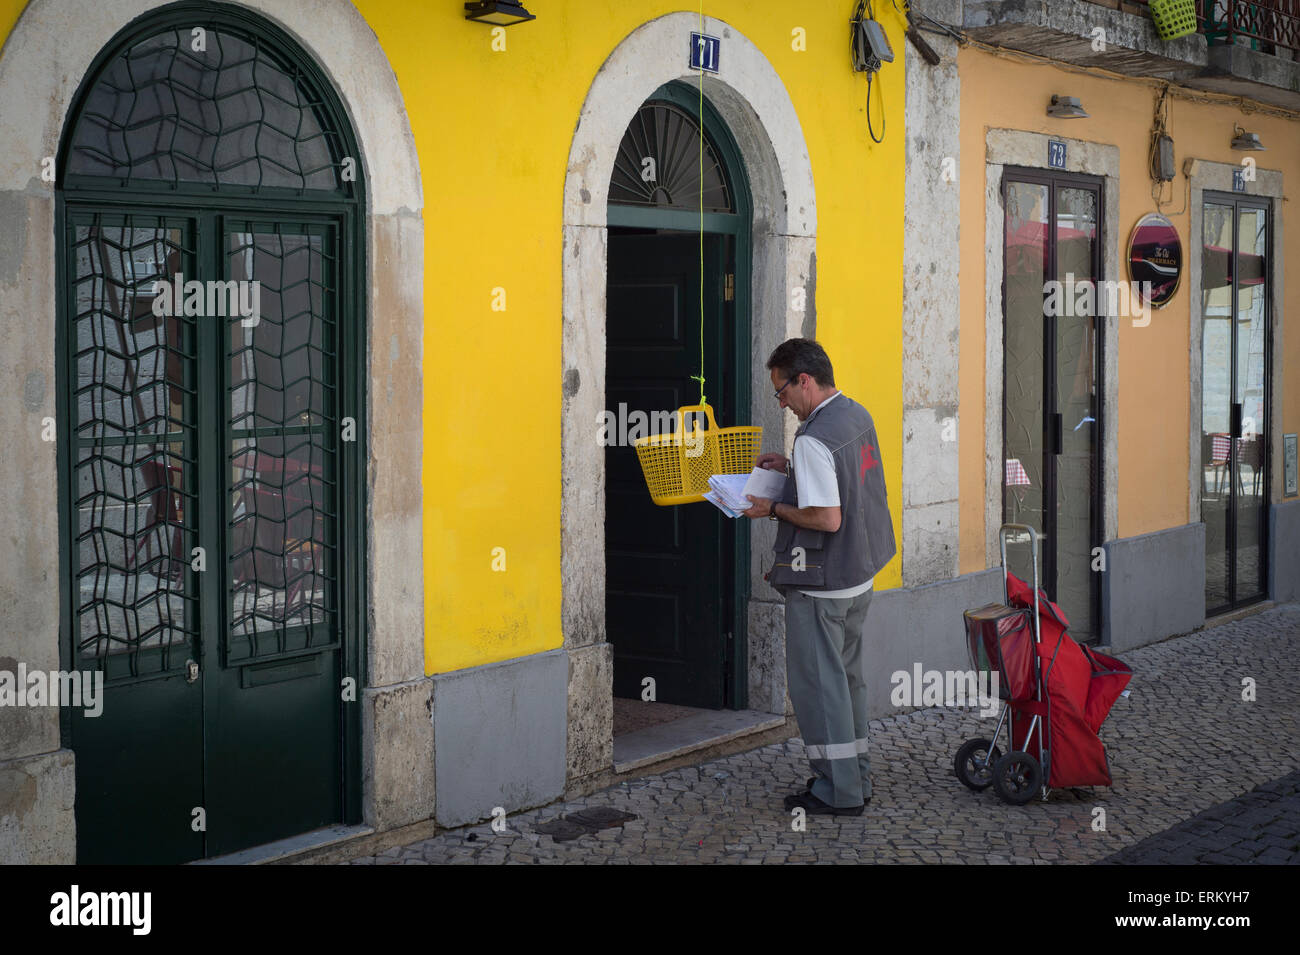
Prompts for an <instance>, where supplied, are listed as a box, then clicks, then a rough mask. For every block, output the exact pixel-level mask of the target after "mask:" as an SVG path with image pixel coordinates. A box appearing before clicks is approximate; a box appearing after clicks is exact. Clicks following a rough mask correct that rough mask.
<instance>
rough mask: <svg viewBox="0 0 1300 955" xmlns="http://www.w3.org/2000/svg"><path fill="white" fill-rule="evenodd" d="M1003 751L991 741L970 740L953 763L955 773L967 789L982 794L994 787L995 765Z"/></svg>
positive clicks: (965, 743) (962, 746) (964, 744)
mask: <svg viewBox="0 0 1300 955" xmlns="http://www.w3.org/2000/svg"><path fill="white" fill-rule="evenodd" d="M1001 758H1002V751H1001V750H1000V749H998V748H997V747H996V746H994V745H993V741H992V740H990V739H968V740H966V742H964V743H962V744H961V749H959V750H957V755H956V757H955V758H954V759H953V761H952V768H953V771H954V772H955V773H956V774H957V778H958V779H960V780H961V782H962V785H963V786H965V787H966V788H967V789H973V790H975V791H976V792H982V791H983V790H985V789H988V788H989V787H990V786H992V785H993V765H994V764H995V763H996V762H997V761H998V760H999V759H1001Z"/></svg>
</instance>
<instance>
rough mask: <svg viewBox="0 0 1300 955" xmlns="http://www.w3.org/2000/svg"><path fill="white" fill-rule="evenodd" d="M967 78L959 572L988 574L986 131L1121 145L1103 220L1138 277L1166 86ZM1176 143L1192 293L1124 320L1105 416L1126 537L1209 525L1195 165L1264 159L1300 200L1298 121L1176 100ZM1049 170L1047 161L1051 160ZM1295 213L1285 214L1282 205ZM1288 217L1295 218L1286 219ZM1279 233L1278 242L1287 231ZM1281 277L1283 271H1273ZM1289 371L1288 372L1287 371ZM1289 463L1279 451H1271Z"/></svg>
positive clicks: (1001, 64) (1296, 411)
mask: <svg viewBox="0 0 1300 955" xmlns="http://www.w3.org/2000/svg"><path fill="white" fill-rule="evenodd" d="M958 67H959V70H960V74H961V115H962V127H961V222H962V229H961V276H962V279H961V371H960V387H961V412H962V434H961V447H960V461H961V489H960V494H961V505H960V521H961V570H962V572H963V573H966V572H969V571H974V570H980V569H982V568H984V567H985V565H986V564H985V555H984V494H985V486H984V483H985V482H984V345H985V342H984V338H985V336H984V321H985V299H984V288H985V262H984V259H985V230H984V227H985V212H984V201H985V199H984V188H985V134H986V132H987V131H988V129H990V128H1008V129H1020V130H1027V131H1031V132H1038V133H1050V134H1054V135H1060V136H1064V137H1069V138H1072V139H1084V140H1089V141H1093V142H1099V143H1107V144H1112V145H1116V146H1118V147H1119V148H1120V171H1119V177H1120V181H1119V209H1118V210H1115V209H1106V210H1105V213H1104V214H1105V215H1106V216H1108V217H1114V216H1116V215H1118V219H1117V220H1116V225H1117V229H1116V235H1117V241H1118V244H1119V248H1118V250H1117V259H1118V261H1119V263H1120V274H1119V275H1117V276H1109V277H1111V278H1118V279H1123V280H1125V281H1127V280H1128V271H1127V265H1126V250H1127V247H1128V237H1129V233H1130V232H1131V231H1132V229H1133V226H1134V225H1135V224H1136V222H1137V220H1138V219H1139V218H1140V217H1141V216H1142V215H1144V214H1145V213H1147V212H1154V211H1157V210H1156V207H1155V204H1154V202H1153V200H1152V196H1151V186H1152V183H1151V179H1150V177H1149V174H1148V172H1147V150H1148V147H1149V144H1150V137H1151V126H1152V117H1153V113H1154V109H1155V101H1156V96H1157V91H1156V89H1155V88H1154V87H1153V86H1152V85H1150V84H1147V83H1144V82H1140V81H1137V80H1122V79H1115V78H1110V77H1107V76H1101V75H1083V74H1080V73H1076V72H1068V71H1065V70H1061V69H1058V68H1056V67H1052V66H1046V65H1038V64H1028V63H1023V62H1018V61H1015V60H1012V59H1009V58H1006V57H1002V56H996V55H993V54H991V53H988V52H985V51H982V50H979V49H975V48H970V47H968V48H966V49H964V50H962V51H961V53H960V55H959V60H958ZM1053 93H1063V94H1068V95H1071V96H1078V97H1079V98H1080V99H1081V100H1082V102H1083V105H1084V108H1085V109H1086V110H1087V111H1088V113H1089V114H1090V117H1089V118H1088V119H1075V120H1065V119H1053V118H1051V117H1048V116H1047V112H1046V111H1047V105H1048V102H1049V101H1050V99H1051V95H1052V94H1053ZM1234 123H1239V124H1241V125H1242V126H1244V127H1245V128H1247V129H1249V130H1251V131H1252V132H1256V133H1258V134H1259V136H1260V138H1261V139H1262V140H1263V142H1264V145H1265V146H1266V147H1267V151H1266V152H1260V153H1241V152H1234V151H1233V150H1232V149H1231V148H1230V145H1229V144H1230V143H1231V140H1232V137H1233V124H1234ZM1167 128H1168V131H1169V134H1170V135H1171V136H1172V137H1173V139H1174V148H1175V154H1176V158H1177V162H1178V168H1179V170H1180V174H1179V175H1178V176H1177V178H1176V179H1175V180H1174V182H1173V191H1172V193H1171V192H1170V186H1169V185H1166V186H1165V193H1164V196H1165V198H1170V197H1171V196H1172V201H1170V202H1166V203H1165V204H1164V209H1163V211H1164V214H1165V215H1167V216H1169V218H1170V219H1171V220H1172V221H1173V223H1174V226H1175V228H1177V229H1178V232H1179V235H1180V237H1181V238H1182V241H1183V259H1184V273H1183V282H1182V285H1181V287H1180V288H1179V290H1178V292H1177V293H1176V295H1175V297H1174V299H1173V301H1172V302H1170V304H1169V305H1168V306H1167V307H1166V308H1164V309H1162V310H1158V311H1155V312H1153V316H1152V320H1151V324H1150V325H1149V326H1148V327H1145V328H1139V327H1134V326H1133V324H1132V322H1131V321H1126V320H1123V319H1121V321H1120V323H1119V326H1120V327H1119V407H1118V408H1117V409H1115V408H1112V409H1109V421H1110V426H1111V427H1117V428H1118V429H1119V432H1118V445H1119V449H1118V457H1119V460H1118V474H1119V478H1118V482H1119V488H1118V491H1119V536H1120V537H1130V536H1133V535H1136V534H1144V533H1148V532H1150V531H1156V530H1161V529H1163V528H1168V527H1174V526H1178V525H1181V524H1186V523H1188V522H1189V521H1195V520H1199V519H1200V516H1199V515H1191V516H1189V514H1188V508H1187V496H1188V488H1187V468H1188V459H1187V444H1188V434H1189V429H1190V428H1191V427H1192V424H1191V423H1189V421H1188V398H1189V394H1188V388H1189V381H1188V347H1189V335H1190V328H1189V321H1190V312H1189V308H1190V304H1189V303H1190V302H1191V297H1190V296H1191V291H1190V289H1189V287H1188V286H1189V283H1188V280H1187V271H1186V269H1187V262H1188V257H1189V255H1190V254H1192V252H1193V250H1195V249H1197V248H1199V245H1200V243H1199V241H1196V242H1192V241H1189V237H1188V229H1189V224H1190V210H1187V209H1186V208H1185V203H1186V200H1187V196H1188V188H1187V178H1186V177H1185V176H1183V175H1182V174H1181V170H1182V164H1183V161H1184V160H1185V159H1188V158H1195V159H1203V160H1208V161H1211V162H1221V163H1239V162H1240V161H1241V158H1242V156H1243V155H1250V156H1254V157H1255V158H1256V161H1257V162H1258V164H1259V168H1261V169H1278V170H1281V171H1282V174H1283V176H1284V180H1283V181H1284V183H1286V184H1287V188H1288V189H1290V188H1292V187H1293V185H1294V184H1295V183H1296V182H1300V123H1298V122H1296V121H1295V120H1294V119H1287V118H1283V117H1278V116H1273V115H1266V114H1258V113H1257V114H1252V115H1245V114H1243V113H1242V112H1241V111H1240V109H1239V108H1237V107H1236V106H1235V105H1232V104H1229V103H1224V102H1222V101H1216V102H1215V103H1213V104H1211V103H1201V102H1189V101H1187V100H1185V99H1181V98H1177V97H1171V100H1170V107H1169V120H1168V125H1167ZM1043 163H1044V165H1045V164H1046V157H1044V159H1043ZM1285 205H1286V204H1284V206H1285ZM1287 212H1288V210H1287V209H1285V208H1284V210H1283V212H1282V214H1281V215H1280V216H1279V217H1277V219H1276V220H1275V223H1274V230H1275V235H1276V236H1278V238H1280V239H1281V242H1280V243H1276V244H1280V245H1281V247H1282V248H1283V249H1290V250H1293V251H1291V252H1290V253H1289V257H1290V259H1291V261H1295V256H1296V254H1297V253H1296V252H1295V251H1294V250H1296V249H1300V229H1297V227H1296V225H1295V221H1296V217H1295V216H1294V215H1290V216H1288V214H1287ZM1288 218H1289V220H1290V221H1287V220H1288ZM1279 230H1280V231H1279ZM1275 268H1282V262H1280V261H1278V262H1276V263H1275ZM1275 309H1278V310H1280V314H1281V315H1283V316H1285V315H1287V314H1291V315H1294V314H1300V312H1298V311H1297V310H1298V309H1300V283H1297V282H1290V283H1288V285H1287V288H1286V293H1285V300H1284V301H1282V302H1278V303H1275ZM1281 345H1282V347H1281V348H1280V349H1275V352H1274V357H1273V362H1274V367H1275V369H1279V370H1282V369H1290V370H1291V371H1290V372H1289V375H1290V379H1289V382H1288V383H1289V384H1290V387H1289V388H1283V391H1282V399H1281V401H1280V407H1277V408H1274V414H1278V413H1280V414H1281V415H1282V428H1283V430H1284V431H1297V430H1300V388H1296V387H1295V385H1296V384H1297V381H1296V375H1295V371H1294V369H1297V368H1300V335H1298V334H1295V333H1291V334H1288V335H1285V336H1283V337H1282V339H1281ZM1283 373H1284V374H1286V372H1283ZM1275 453H1276V454H1280V453H1281V448H1277V449H1276V450H1275Z"/></svg>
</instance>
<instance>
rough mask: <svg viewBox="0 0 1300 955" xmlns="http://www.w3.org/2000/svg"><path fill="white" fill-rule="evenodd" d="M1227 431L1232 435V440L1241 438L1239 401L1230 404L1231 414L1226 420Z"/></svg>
mask: <svg viewBox="0 0 1300 955" xmlns="http://www.w3.org/2000/svg"><path fill="white" fill-rule="evenodd" d="M1228 430H1229V431H1230V432H1231V433H1232V437H1234V438H1240V437H1241V402H1240V401H1234V402H1233V403H1232V414H1231V416H1230V417H1229V420H1228Z"/></svg>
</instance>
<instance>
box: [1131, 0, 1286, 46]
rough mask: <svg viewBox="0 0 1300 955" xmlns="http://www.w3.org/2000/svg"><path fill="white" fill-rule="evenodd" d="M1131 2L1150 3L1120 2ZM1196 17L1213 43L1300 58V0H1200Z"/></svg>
mask: <svg viewBox="0 0 1300 955" xmlns="http://www.w3.org/2000/svg"><path fill="white" fill-rule="evenodd" d="M1129 4H1133V5H1135V6H1142V7H1145V6H1148V3H1147V0H1124V2H1123V3H1122V4H1121V6H1128V5H1129ZM1107 6H1110V4H1107ZM1196 21H1197V25H1198V29H1199V31H1200V32H1201V33H1202V34H1204V35H1205V39H1206V41H1207V42H1209V43H1210V44H1211V45H1216V44H1227V43H1242V44H1245V45H1247V46H1250V47H1251V48H1252V49H1256V50H1259V51H1260V52H1262V53H1272V54H1274V55H1276V56H1281V57H1284V58H1285V59H1288V60H1294V59H1300V55H1298V54H1300V0H1254V2H1251V0H1197V3H1196Z"/></svg>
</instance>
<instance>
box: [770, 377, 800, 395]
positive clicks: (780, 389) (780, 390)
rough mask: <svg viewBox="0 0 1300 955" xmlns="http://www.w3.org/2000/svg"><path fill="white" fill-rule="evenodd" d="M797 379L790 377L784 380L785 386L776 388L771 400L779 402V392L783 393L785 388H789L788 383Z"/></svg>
mask: <svg viewBox="0 0 1300 955" xmlns="http://www.w3.org/2000/svg"><path fill="white" fill-rule="evenodd" d="M798 377H799V376H798V375H791V376H790V377H789V378H787V379H786V380H785V384H784V385H782V386H781V387H780V388H778V389H777V390H776V392H775V393H774V394H773V395H772V397H773V398H776V399H777V400H778V401H779V400H780V399H781V392H783V391H785V390H786V389H787V388H789V387H790V382H792V381H794V380H795V379H796V378H798Z"/></svg>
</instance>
